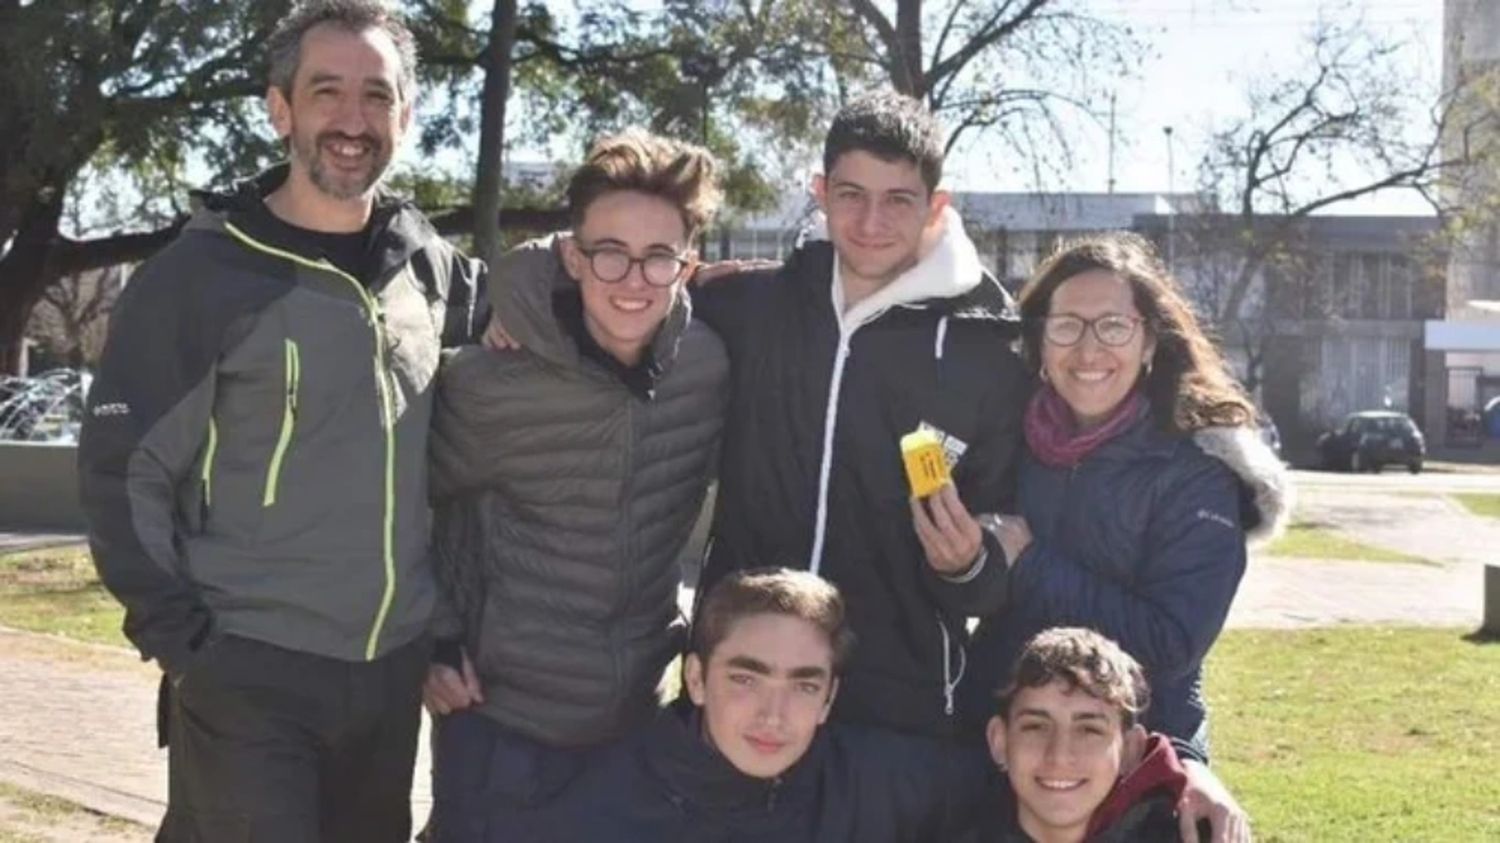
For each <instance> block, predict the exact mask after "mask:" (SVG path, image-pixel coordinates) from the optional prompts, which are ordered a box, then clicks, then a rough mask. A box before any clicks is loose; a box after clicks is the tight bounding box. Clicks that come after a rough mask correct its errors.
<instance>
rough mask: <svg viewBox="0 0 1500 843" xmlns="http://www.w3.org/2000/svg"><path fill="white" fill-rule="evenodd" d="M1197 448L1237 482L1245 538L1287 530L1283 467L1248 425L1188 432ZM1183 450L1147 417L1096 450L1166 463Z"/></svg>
mask: <svg viewBox="0 0 1500 843" xmlns="http://www.w3.org/2000/svg"><path fill="white" fill-rule="evenodd" d="M1192 442H1193V444H1194V445H1196V446H1197V447H1198V450H1200V451H1202V452H1203V453H1204V454H1206V455H1208V456H1210V457H1213V458H1214V459H1216V460H1218V461H1219V462H1221V463H1223V464H1224V465H1225V467H1227V468H1228V469H1229V470H1230V471H1231V472H1233V473H1234V475H1235V476H1236V477H1237V478H1238V479H1239V481H1240V500H1241V503H1240V513H1241V519H1242V521H1243V522H1244V527H1245V540H1246V541H1247V542H1250V543H1251V544H1262V543H1264V542H1268V541H1272V540H1274V539H1276V537H1278V536H1280V535H1281V534H1282V533H1284V532H1286V528H1287V524H1288V523H1289V522H1290V521H1291V517H1292V510H1293V508H1294V507H1295V504H1296V495H1295V490H1294V489H1293V487H1292V482H1291V475H1290V474H1289V473H1288V472H1287V469H1286V465H1285V464H1284V463H1282V462H1281V460H1279V459H1277V457H1276V455H1275V454H1274V453H1272V451H1271V449H1270V448H1269V447H1268V446H1267V445H1266V444H1265V443H1264V442H1262V441H1261V439H1260V435H1259V434H1258V433H1257V432H1256V430H1255V428H1253V427H1206V428H1203V429H1201V430H1197V431H1194V432H1193V435H1192ZM1181 447H1186V440H1185V439H1184V438H1183V437H1181V436H1175V435H1172V434H1168V433H1163V432H1162V431H1161V430H1160V429H1159V428H1157V426H1156V424H1155V422H1154V421H1152V417H1151V416H1150V415H1149V414H1147V415H1145V416H1142V417H1141V420H1140V421H1139V422H1137V423H1136V424H1135V425H1133V426H1132V427H1130V428H1129V429H1128V430H1127V431H1125V432H1124V433H1123V434H1121V435H1120V436H1119V437H1118V438H1117V439H1113V440H1111V441H1109V442H1107V443H1105V444H1104V445H1103V446H1101V447H1100V449H1099V454H1100V455H1107V456H1111V457H1125V458H1133V457H1139V456H1151V457H1155V458H1158V459H1171V458H1172V455H1173V454H1174V453H1176V452H1177V449H1178V448H1181Z"/></svg>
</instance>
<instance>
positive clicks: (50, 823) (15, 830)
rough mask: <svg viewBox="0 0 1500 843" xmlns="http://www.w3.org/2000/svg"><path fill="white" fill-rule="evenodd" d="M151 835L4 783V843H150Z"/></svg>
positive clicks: (0, 821)
mask: <svg viewBox="0 0 1500 843" xmlns="http://www.w3.org/2000/svg"><path fill="white" fill-rule="evenodd" d="M150 839H151V832H150V831H149V830H148V829H145V828H142V827H140V826H138V825H136V824H135V823H132V822H128V821H126V820H121V819H117V818H115V817H107V816H103V815H101V814H97V813H95V812H93V811H90V810H88V809H87V808H82V807H79V806H78V805H74V804H73V803H72V802H68V801H66V800H63V799H57V798H54V797H51V796H43V795H41V794H38V793H32V792H31V791H28V790H24V789H22V788H18V787H15V786H13V785H10V784H6V783H5V782H0V843H54V841H79V840H87V841H90V843H146V841H148V840H150Z"/></svg>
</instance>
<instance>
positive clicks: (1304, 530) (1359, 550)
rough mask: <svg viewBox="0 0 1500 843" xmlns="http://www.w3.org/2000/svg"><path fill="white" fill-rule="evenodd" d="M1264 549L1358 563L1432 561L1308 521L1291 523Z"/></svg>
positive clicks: (1276, 552)
mask: <svg viewBox="0 0 1500 843" xmlns="http://www.w3.org/2000/svg"><path fill="white" fill-rule="evenodd" d="M1265 552H1266V553H1267V554H1268V555H1270V556H1298V557H1302V558H1305V559H1353V560H1356V561H1360V562H1410V563H1416V564H1423V565H1426V564H1432V563H1431V561H1430V560H1427V559H1423V558H1422V557H1420V556H1412V555H1411V554H1409V553H1401V552H1399V551H1395V550H1386V549H1385V548H1383V547H1375V546H1373V545H1368V544H1364V543H1362V542H1358V541H1355V540H1354V539H1351V538H1349V537H1348V536H1346V535H1344V534H1343V533H1341V532H1339V531H1338V530H1334V529H1331V528H1329V527H1325V526H1323V525H1322V524H1315V523H1312V522H1310V521H1294V522H1292V526H1291V527H1289V528H1287V531H1286V534H1285V535H1283V536H1282V537H1281V538H1279V539H1277V540H1276V541H1275V542H1273V543H1272V544H1271V546H1270V547H1268V548H1266V551H1265Z"/></svg>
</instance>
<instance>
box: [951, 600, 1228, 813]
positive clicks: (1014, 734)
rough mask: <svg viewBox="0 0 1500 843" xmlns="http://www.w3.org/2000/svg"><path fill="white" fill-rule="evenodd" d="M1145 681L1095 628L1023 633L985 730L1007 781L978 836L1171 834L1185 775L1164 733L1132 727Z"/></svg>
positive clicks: (1145, 695) (1143, 700) (1144, 696)
mask: <svg viewBox="0 0 1500 843" xmlns="http://www.w3.org/2000/svg"><path fill="white" fill-rule="evenodd" d="M1149 687H1150V686H1149V685H1147V683H1146V679H1145V676H1144V675H1143V673H1142V671H1141V667H1140V665H1139V664H1137V663H1136V661H1135V659H1133V658H1131V657H1130V656H1129V654H1127V653H1126V652H1125V651H1123V650H1121V649H1120V648H1119V647H1118V646H1116V645H1115V643H1114V642H1113V641H1110V640H1109V639H1108V638H1105V637H1104V636H1102V635H1100V634H1098V633H1097V632H1094V631H1092V630H1087V629H1079V628H1071V627H1058V628H1055V629H1049V630H1047V631H1045V632H1042V633H1041V634H1039V635H1037V636H1036V637H1035V638H1033V639H1032V640H1031V641H1030V642H1029V643H1028V644H1027V645H1026V649H1025V650H1024V651H1023V652H1022V654H1021V656H1020V658H1019V660H1018V661H1017V662H1016V667H1015V671H1014V673H1013V675H1012V679H1011V682H1010V684H1009V685H1008V686H1007V687H1006V688H1005V689H1004V690H1003V691H1002V692H1001V693H1000V708H999V712H998V713H997V714H996V715H995V716H994V717H993V718H991V719H990V722H989V726H988V728H987V730H986V737H987V738H988V742H989V746H990V754H991V756H992V757H993V758H994V760H995V763H996V764H998V765H999V766H1000V769H1001V770H1002V771H1004V772H1005V774H1006V776H1007V778H1008V782H1009V784H1008V786H1007V787H1005V788H1004V789H1003V791H1002V793H1001V794H1000V798H999V800H998V801H997V802H996V803H995V805H996V810H995V811H994V812H993V813H992V815H991V816H990V817H989V818H988V821H987V823H986V824H985V826H984V828H983V833H982V837H981V839H982V840H984V841H995V842H996V843H1023V841H1034V843H1081V841H1090V843H1107V841H1120V843H1123V842H1124V841H1162V843H1175V841H1177V840H1179V839H1181V834H1182V829H1181V823H1180V818H1179V817H1178V814H1177V804H1178V801H1179V800H1180V799H1181V798H1182V793H1183V790H1184V789H1185V788H1186V787H1187V774H1186V772H1185V771H1184V769H1183V767H1182V764H1181V762H1180V761H1179V760H1178V758H1177V753H1176V751H1175V750H1173V748H1172V743H1171V741H1170V740H1168V739H1167V738H1166V737H1165V736H1163V735H1159V734H1151V735H1148V734H1147V733H1146V730H1145V729H1144V728H1142V727H1141V725H1140V718H1141V715H1142V714H1143V713H1144V712H1145V710H1146V707H1147V705H1148V704H1149V696H1150V690H1149ZM1207 826H1208V823H1207V820H1204V821H1203V822H1202V824H1201V825H1200V827H1199V829H1198V831H1199V834H1201V835H1205V837H1204V838H1203V839H1207V837H1206V835H1207V834H1208V833H1209V830H1208V827H1207Z"/></svg>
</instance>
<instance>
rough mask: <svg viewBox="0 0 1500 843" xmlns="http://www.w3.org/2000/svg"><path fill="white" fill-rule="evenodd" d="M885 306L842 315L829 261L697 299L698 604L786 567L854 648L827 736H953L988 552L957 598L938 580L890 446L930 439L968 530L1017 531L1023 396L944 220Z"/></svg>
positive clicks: (980, 287) (994, 586) (806, 260)
mask: <svg viewBox="0 0 1500 843" xmlns="http://www.w3.org/2000/svg"><path fill="white" fill-rule="evenodd" d="M945 215H946V218H945V220H944V230H943V234H942V237H941V239H940V241H939V242H938V243H937V244H936V245H935V246H934V247H933V248H932V249H931V250H930V251H929V252H928V253H927V254H926V255H925V256H924V257H922V259H921V260H920V261H919V262H918V263H917V264H916V265H915V266H913V267H912V268H911V269H910V270H908V271H906V272H905V273H903V274H902V275H900V276H899V277H897V278H896V279H895V280H894V281H892V282H891V283H890V284H889V285H888V286H887V287H885V288H884V289H882V290H880V291H878V292H877V293H875V294H873V295H871V296H869V297H868V298H866V299H864V300H862V301H860V302H858V303H857V304H856V305H855V306H853V307H851V308H848V309H847V310H845V309H844V308H843V306H842V305H843V302H842V290H841V287H840V285H839V284H837V283H835V281H834V279H835V277H836V274H837V258H836V255H835V253H834V249H833V246H832V244H830V243H828V242H825V241H816V242H811V243H809V244H807V245H805V246H803V247H801V248H799V249H798V250H797V251H796V252H794V253H793V254H792V255H791V257H790V258H789V259H788V260H787V262H786V264H785V265H783V266H782V267H781V268H780V269H777V270H774V271H762V272H754V273H746V274H743V275H739V276H736V277H731V278H726V279H721V280H719V281H714V282H711V283H708V284H705V285H703V286H702V287H700V288H698V289H696V290H694V314H695V315H696V316H698V317H699V318H701V319H702V320H703V321H705V322H707V323H708V324H709V325H710V326H712V327H713V328H714V329H715V330H716V331H718V333H719V334H720V336H721V337H722V338H723V340H724V342H725V344H726V346H727V347H728V349H729V356H730V360H731V364H732V389H731V393H732V397H731V402H730V410H729V418H728V421H727V426H726V429H725V439H724V455H723V460H722V463H721V466H720V480H719V497H718V508H717V512H716V515H715V521H714V536H713V541H712V544H711V546H710V550H709V553H708V558H707V562H706V565H705V568H704V572H703V576H702V581H701V583H700V589H699V593H700V594H702V593H706V591H707V589H708V588H709V587H710V586H712V585H713V583H714V582H715V581H717V580H718V579H719V578H720V577H722V576H723V575H724V574H725V573H726V572H729V571H733V570H738V569H742V568H750V567H758V566H766V565H787V566H791V567H800V568H808V569H811V570H813V571H815V572H817V573H819V574H821V575H822V576H824V577H826V578H828V579H830V580H831V581H833V582H834V583H835V584H837V585H838V586H839V588H840V590H841V591H842V592H843V594H844V597H845V599H846V601H847V603H848V609H849V615H850V620H851V622H852V625H853V628H854V632H855V635H856V639H857V641H856V645H855V651H854V655H853V659H852V662H851V663H850V665H849V666H848V668H847V669H846V670H845V672H844V676H843V678H842V687H841V689H840V692H839V695H838V701H837V704H836V707H835V711H834V716H835V717H837V718H840V719H843V720H845V721H849V722H859V723H867V724H871V725H877V726H883V727H886V728H891V729H896V730H899V731H904V732H911V733H917V734H925V735H932V736H946V735H956V734H957V732H958V729H957V726H956V725H955V717H954V715H953V710H954V703H953V700H954V692H955V690H956V688H957V687H958V684H959V683H960V681H961V680H962V677H963V673H964V669H965V658H966V657H965V653H964V644H965V638H966V635H965V632H964V624H963V618H964V617H965V616H968V615H980V614H988V613H991V612H993V611H995V610H996V609H998V608H999V607H1000V605H1001V604H1002V603H1003V601H1004V599H1005V592H1006V571H1005V566H1004V564H1003V563H1002V561H1001V560H1002V558H1003V557H1002V556H1001V550H1000V548H999V546H998V545H997V544H996V543H995V542H994V540H993V539H992V538H990V537H989V536H988V534H986V538H985V541H986V551H987V557H988V559H989V560H990V562H989V563H987V564H984V565H983V566H982V567H977V568H976V569H975V570H973V571H971V572H970V573H969V575H967V576H966V577H964V578H963V580H964V581H961V582H960V581H955V580H949V579H945V578H943V577H941V576H939V575H938V574H937V573H936V572H934V571H933V570H932V569H931V567H930V566H929V565H928V563H927V561H926V556H925V554H924V553H923V551H922V547H921V545H920V543H919V542H918V540H917V536H916V533H915V531H914V529H913V527H912V516H911V510H910V504H909V503H908V501H909V491H908V487H907V481H906V478H905V474H904V471H903V468H902V461H901V451H900V440H901V437H902V436H903V435H905V434H907V433H910V432H912V431H914V430H916V429H917V428H918V427H919V426H921V425H924V424H925V425H929V426H931V427H933V428H936V429H937V430H938V431H940V432H941V434H942V435H943V436H944V439H945V444H946V450H947V452H948V456H949V461H950V463H951V464H952V465H953V467H954V468H953V474H954V480H955V483H956V484H957V486H958V490H959V493H960V496H961V497H962V499H963V501H964V503H965V504H966V505H967V507H968V509H969V510H970V511H971V512H973V513H976V514H977V513H982V512H1002V511H1007V512H1008V511H1014V502H1013V498H1014V490H1015V480H1014V470H1015V463H1016V457H1017V453H1018V450H1019V448H1020V445H1021V416H1022V410H1023V408H1024V406H1025V403H1026V398H1027V395H1028V393H1029V384H1028V377H1027V375H1026V374H1025V372H1024V370H1023V368H1022V365H1021V362H1020V359H1019V358H1018V356H1017V355H1016V353H1015V351H1014V349H1013V341H1014V339H1015V337H1016V336H1017V333H1018V330H1017V329H1018V324H1019V323H1018V319H1017V316H1016V312H1015V308H1014V305H1013V303H1012V301H1011V299H1010V297H1009V296H1008V295H1007V294H1006V293H1005V291H1004V290H1003V289H1002V288H1001V287H1000V285H999V284H998V283H997V282H996V281H995V280H994V279H993V278H992V277H990V276H989V275H988V274H986V273H985V271H984V269H983V267H982V266H981V264H980V262H979V257H978V254H977V253H976V251H975V248H974V244H973V243H972V242H971V241H970V240H969V238H968V236H967V235H966V234H965V233H964V231H963V226H962V223H961V221H960V219H959V217H958V214H957V213H956V212H954V211H952V210H951V209H949V210H947V211H946V212H945Z"/></svg>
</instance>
